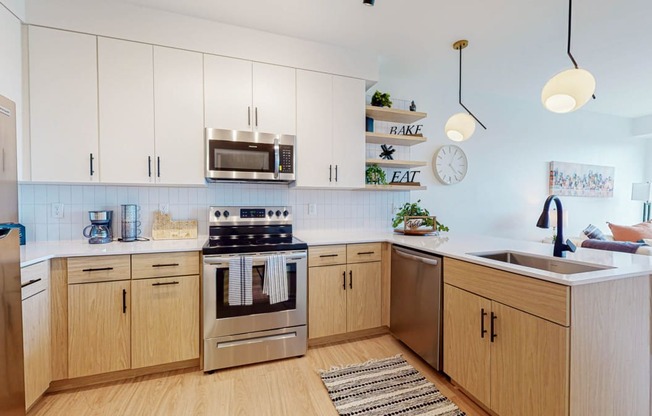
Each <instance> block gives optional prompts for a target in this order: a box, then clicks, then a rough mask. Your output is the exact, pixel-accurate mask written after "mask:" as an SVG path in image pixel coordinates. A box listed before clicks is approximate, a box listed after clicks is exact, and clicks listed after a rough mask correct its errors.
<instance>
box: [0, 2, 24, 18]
mask: <svg viewBox="0 0 652 416" xmlns="http://www.w3.org/2000/svg"><path fill="white" fill-rule="evenodd" d="M0 4H2V5H4V6H5V7H6V8H7V9H9V10H10V11H11V13H13V14H14V15H15V16H16V17H17V18H19V19H20V20H22V21H23V22H24V21H25V0H0Z"/></svg>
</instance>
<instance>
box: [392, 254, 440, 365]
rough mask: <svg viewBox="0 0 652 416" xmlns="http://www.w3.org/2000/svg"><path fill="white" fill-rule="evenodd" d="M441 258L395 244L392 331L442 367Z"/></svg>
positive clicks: (413, 349) (412, 347)
mask: <svg viewBox="0 0 652 416" xmlns="http://www.w3.org/2000/svg"><path fill="white" fill-rule="evenodd" d="M441 264H442V261H441V257H438V256H435V255H432V254H426V253H422V252H420V251H416V250H411V249H408V248H404V247H401V246H392V286H391V302H390V330H391V331H392V334H394V336H395V337H396V338H398V339H399V340H401V341H402V342H403V343H404V344H405V345H407V346H408V347H410V349H411V350H412V351H414V352H415V353H417V354H418V355H419V356H420V357H421V358H423V359H424V360H425V361H426V362H428V363H429V364H430V365H431V366H433V367H434V368H435V369H436V370H441V369H442V365H441V364H442V313H443V311H442V306H443V302H442V293H443V288H442V286H443V284H442V274H441Z"/></svg>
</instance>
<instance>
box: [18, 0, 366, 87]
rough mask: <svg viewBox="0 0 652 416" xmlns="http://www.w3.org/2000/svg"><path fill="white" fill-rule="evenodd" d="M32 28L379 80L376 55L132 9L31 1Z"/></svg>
mask: <svg viewBox="0 0 652 416" xmlns="http://www.w3.org/2000/svg"><path fill="white" fill-rule="evenodd" d="M26 4H27V15H28V17H29V23H30V24H36V25H43V26H50V27H55V28H60V29H68V30H73V31H79V32H85V33H91V34H96V35H104V36H109V37H116V38H122V39H128V40H135V41H141V42H146V43H152V44H158V45H164V46H171V47H177V48H182V49H189V50H194V51H199V52H208V53H214V54H218V55H224V56H231V57H236V58H243V59H248V60H253V61H259V62H267V63H273V64H279V65H286V66H290V67H295V68H302V69H308V70H313V71H323V72H328V73H332V74H339V75H346V76H350V77H354V78H361V79H365V80H371V81H376V80H378V62H377V59H376V56H374V55H372V54H369V53H366V52H361V51H352V50H346V49H344V48H340V47H336V46H331V45H325V44H321V43H316V42H310V41H305V40H301V39H296V38H291V37H287V36H281V35H275V34H272V33H267V32H261V31H257V30H251V29H246V28H242V27H237V26H231V25H226V24H222V23H217V22H213V21H209V20H203V19H197V18H193V17H187V16H182V15H178V14H173V13H168V12H163V11H157V10H152V9H146V8H142V7H138V6H134V5H130V4H121V3H117V2H108V1H106V2H103V1H85V0H27V2H26Z"/></svg>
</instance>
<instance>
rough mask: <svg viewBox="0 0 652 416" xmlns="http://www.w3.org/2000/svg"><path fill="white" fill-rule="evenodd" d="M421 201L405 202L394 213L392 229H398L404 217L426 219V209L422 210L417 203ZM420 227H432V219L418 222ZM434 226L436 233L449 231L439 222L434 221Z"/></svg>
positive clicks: (427, 213)
mask: <svg viewBox="0 0 652 416" xmlns="http://www.w3.org/2000/svg"><path fill="white" fill-rule="evenodd" d="M420 202H421V200H420V199H419V200H418V201H417V202H413V203H409V202H406V203H405V205H403V207H402V208H401V209H400V210H399V211H398V212H397V213H396V217H394V219H393V222H392V227H393V228H396V227H398V226H399V225H400V224H401V223H402V222H403V218H404V217H427V216H429V215H430V213H429V212H428V210H427V209H425V208H422V207H421V206H419V203H420ZM420 221H421V225H425V226H426V227H432V225H433V224H432V221H433V220H432V219H431V218H427V219H425V220H420ZM436 223H437V224H436V226H435V227H434V228H435V230H436V231H437V232H440V231H449V229H448V227H447V226H445V225H444V224H442V223H441V222H439V221H436Z"/></svg>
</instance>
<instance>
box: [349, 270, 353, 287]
mask: <svg viewBox="0 0 652 416" xmlns="http://www.w3.org/2000/svg"><path fill="white" fill-rule="evenodd" d="M349 289H353V270H349Z"/></svg>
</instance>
